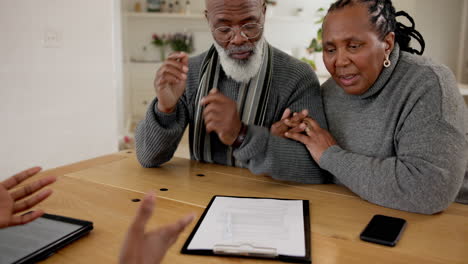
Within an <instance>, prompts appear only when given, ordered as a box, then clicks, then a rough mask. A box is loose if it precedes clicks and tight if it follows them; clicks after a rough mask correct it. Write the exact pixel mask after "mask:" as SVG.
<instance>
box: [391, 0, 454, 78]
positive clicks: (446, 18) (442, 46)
mask: <svg viewBox="0 0 468 264" xmlns="http://www.w3.org/2000/svg"><path fill="white" fill-rule="evenodd" d="M393 2H394V5H395V7H396V9H397V11H399V10H401V9H403V10H405V11H406V12H407V13H409V14H410V15H411V16H412V17H413V18H414V20H415V23H416V29H417V30H418V31H419V32H421V34H422V35H423V37H424V39H425V41H426V51H425V52H424V56H428V57H431V58H432V59H434V60H435V61H438V62H440V63H443V64H445V65H447V66H448V67H449V68H450V69H451V70H452V71H453V72H454V74H456V73H457V66H458V60H459V57H460V55H459V46H460V41H459V40H460V30H461V25H462V23H461V16H462V10H463V8H462V7H463V0H449V1H442V0H394V1H393ZM413 45H414V46H415V47H417V44H413Z"/></svg>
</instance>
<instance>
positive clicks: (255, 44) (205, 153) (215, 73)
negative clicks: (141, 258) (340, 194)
mask: <svg viewBox="0 0 468 264" xmlns="http://www.w3.org/2000/svg"><path fill="white" fill-rule="evenodd" d="M265 12H266V4H265V1H264V0H206V10H205V16H206V19H207V21H208V24H209V27H210V30H211V32H212V36H213V39H214V45H213V46H212V47H211V48H210V49H209V50H208V51H206V52H204V53H202V54H201V55H198V56H196V57H192V58H188V55H187V54H185V53H174V54H172V55H170V56H169V57H168V59H167V60H166V61H165V62H164V64H163V65H162V66H161V67H160V68H159V70H158V72H157V74H156V78H155V81H154V87H155V89H156V95H157V98H156V99H155V100H154V101H153V102H152V104H150V107H149V109H148V111H147V114H146V118H145V119H144V120H142V121H141V122H140V123H139V125H138V127H137V130H136V152H137V157H138V160H139V162H140V163H141V165H142V166H144V167H158V166H160V165H162V164H163V163H165V162H167V161H169V160H170V159H171V158H172V156H173V155H174V152H175V150H176V148H177V146H178V144H179V142H180V140H181V138H182V135H183V133H184V130H185V128H186V126H187V125H188V124H190V154H191V158H192V159H194V160H197V161H201V162H207V163H217V164H223V165H228V166H236V167H244V168H248V169H249V170H250V171H251V172H253V173H255V174H265V175H269V176H271V177H273V178H275V179H278V180H287V181H296V182H303V183H317V184H318V183H325V182H328V180H329V177H328V174H327V173H326V172H325V171H322V170H321V169H320V168H319V167H318V166H317V164H316V163H315V161H314V160H313V159H312V158H311V156H310V155H309V154H308V152H307V149H306V147H305V146H304V145H302V144H300V143H298V142H295V141H292V140H290V139H287V138H285V137H284V132H286V131H287V128H288V126H290V127H292V126H294V124H295V122H299V120H302V118H303V117H304V116H306V115H308V116H310V117H312V118H314V119H315V120H317V122H318V123H319V124H320V126H321V127H325V128H326V127H327V126H326V121H325V116H324V112H323V106H322V101H321V96H320V85H319V82H318V79H317V77H316V75H315V73H314V72H313V71H312V69H311V67H310V66H309V65H307V64H305V63H303V62H301V61H299V60H297V59H295V58H293V57H291V56H289V55H287V54H286V53H284V52H282V51H280V50H278V49H276V48H274V47H272V46H271V45H269V44H268V43H267V41H266V40H265V38H264V36H263V29H264V22H265ZM291 30H293V29H291ZM294 112H300V113H299V114H295V115H293V116H291V113H294Z"/></svg>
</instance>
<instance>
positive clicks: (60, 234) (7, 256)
mask: <svg viewBox="0 0 468 264" xmlns="http://www.w3.org/2000/svg"><path fill="white" fill-rule="evenodd" d="M82 227H83V226H82V225H79V224H74V223H67V222H63V221H57V220H53V219H48V218H43V217H40V218H38V219H37V220H35V221H33V222H31V223H28V224H26V225H22V226H13V227H8V228H4V229H0V263H13V262H15V261H18V260H20V259H22V258H24V257H26V256H29V255H31V254H32V253H34V252H36V251H38V250H41V249H43V248H45V247H47V246H48V245H50V244H53V243H54V242H56V241H58V240H60V239H62V238H64V237H67V236H68V235H70V234H71V233H74V232H75V231H77V230H78V229H80V228H82Z"/></svg>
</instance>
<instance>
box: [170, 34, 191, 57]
mask: <svg viewBox="0 0 468 264" xmlns="http://www.w3.org/2000/svg"><path fill="white" fill-rule="evenodd" d="M169 45H170V46H171V48H172V50H173V51H183V52H186V53H191V52H192V51H193V36H192V34H187V33H175V34H174V35H172V36H170V38H169Z"/></svg>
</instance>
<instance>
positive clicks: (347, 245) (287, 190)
mask: <svg viewBox="0 0 468 264" xmlns="http://www.w3.org/2000/svg"><path fill="white" fill-rule="evenodd" d="M50 174H53V175H57V176H59V180H58V182H57V183H56V184H55V185H54V186H53V187H52V188H53V189H54V191H55V193H54V194H53V196H52V197H51V198H49V199H48V200H47V201H46V202H44V203H43V204H41V206H40V208H43V209H45V210H46V211H47V212H48V213H53V214H61V215H66V216H71V217H77V218H82V219H86V220H90V221H93V222H94V227H95V229H94V230H93V231H92V232H91V234H90V235H89V236H87V237H85V238H83V239H81V240H79V241H77V242H75V243H73V244H72V245H70V246H68V247H67V248H65V249H63V250H61V251H59V252H58V253H57V254H56V255H54V256H52V257H51V258H49V259H47V260H46V262H45V263H116V261H117V257H118V254H119V249H120V246H121V243H122V240H123V237H124V235H125V232H126V229H127V227H128V225H129V224H130V222H131V220H132V219H133V216H134V214H135V211H136V208H137V207H138V203H134V202H132V201H131V200H132V199H134V198H141V197H143V194H144V193H145V192H147V191H149V190H155V191H156V193H157V196H158V197H159V198H158V201H157V209H156V211H155V216H154V217H153V218H152V220H151V223H150V226H151V227H155V226H158V225H163V224H167V223H171V222H173V221H175V220H176V219H178V218H180V217H182V216H183V215H185V214H187V213H190V212H195V213H197V214H198V215H199V216H200V215H201V213H202V212H203V210H204V208H205V207H206V206H207V204H208V202H209V201H210V199H211V198H212V196H213V195H235V196H256V197H274V198H291V199H306V200H309V201H310V215H311V238H312V239H311V242H312V263H320V264H321V263H444V264H446V263H468V206H465V205H461V204H456V203H454V204H452V205H451V206H450V207H449V208H448V209H447V210H446V211H444V212H443V213H440V214H436V215H432V216H427V215H420V214H413V213H407V212H402V211H397V210H393V209H388V208H384V207H381V206H377V205H374V204H371V203H368V202H366V201H363V200H362V199H360V198H359V197H357V196H356V195H354V194H353V193H352V192H350V191H349V190H347V189H346V188H344V187H341V186H336V185H305V184H296V183H288V182H280V181H276V180H272V179H271V178H269V177H267V176H261V175H253V174H251V173H250V172H249V171H248V170H246V169H239V168H233V167H225V166H219V165H210V164H202V163H197V162H194V161H190V160H186V159H181V158H174V159H173V160H172V161H171V162H169V163H167V164H165V165H164V166H162V167H161V168H155V169H145V168H142V167H141V166H140V165H139V164H138V161H137V160H136V158H135V155H134V153H133V152H132V151H126V152H120V153H116V154H112V155H107V156H103V157H99V158H95V159H92V160H88V161H83V162H79V163H76V164H71V165H69V166H64V167H60V168H57V169H53V170H48V171H45V172H43V173H41V175H44V176H45V175H50ZM165 189H167V191H163V190H165ZM374 214H384V215H389V216H395V217H401V218H404V219H406V220H407V221H408V226H407V229H406V231H405V232H404V234H403V236H402V238H401V241H400V242H399V243H398V245H397V246H396V247H394V248H390V247H385V246H380V245H376V244H371V243H366V242H363V241H361V240H360V239H359V234H360V232H361V231H362V229H363V228H364V227H365V226H366V224H367V223H368V221H369V220H370V219H371V218H372V216H373V215H374ZM194 225H195V223H192V224H191V225H190V226H189V227H188V228H187V230H185V231H184V232H183V233H182V235H181V236H180V238H179V240H178V241H177V242H176V244H175V245H174V247H172V248H171V249H170V251H169V252H168V254H167V256H166V258H165V260H164V263H277V262H276V261H268V260H254V259H240V258H228V257H204V256H189V255H182V254H180V253H179V252H180V249H181V247H182V245H183V243H184V242H185V240H186V239H187V237H188V235H189V234H190V232H191V230H192V228H193V227H194Z"/></svg>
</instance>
